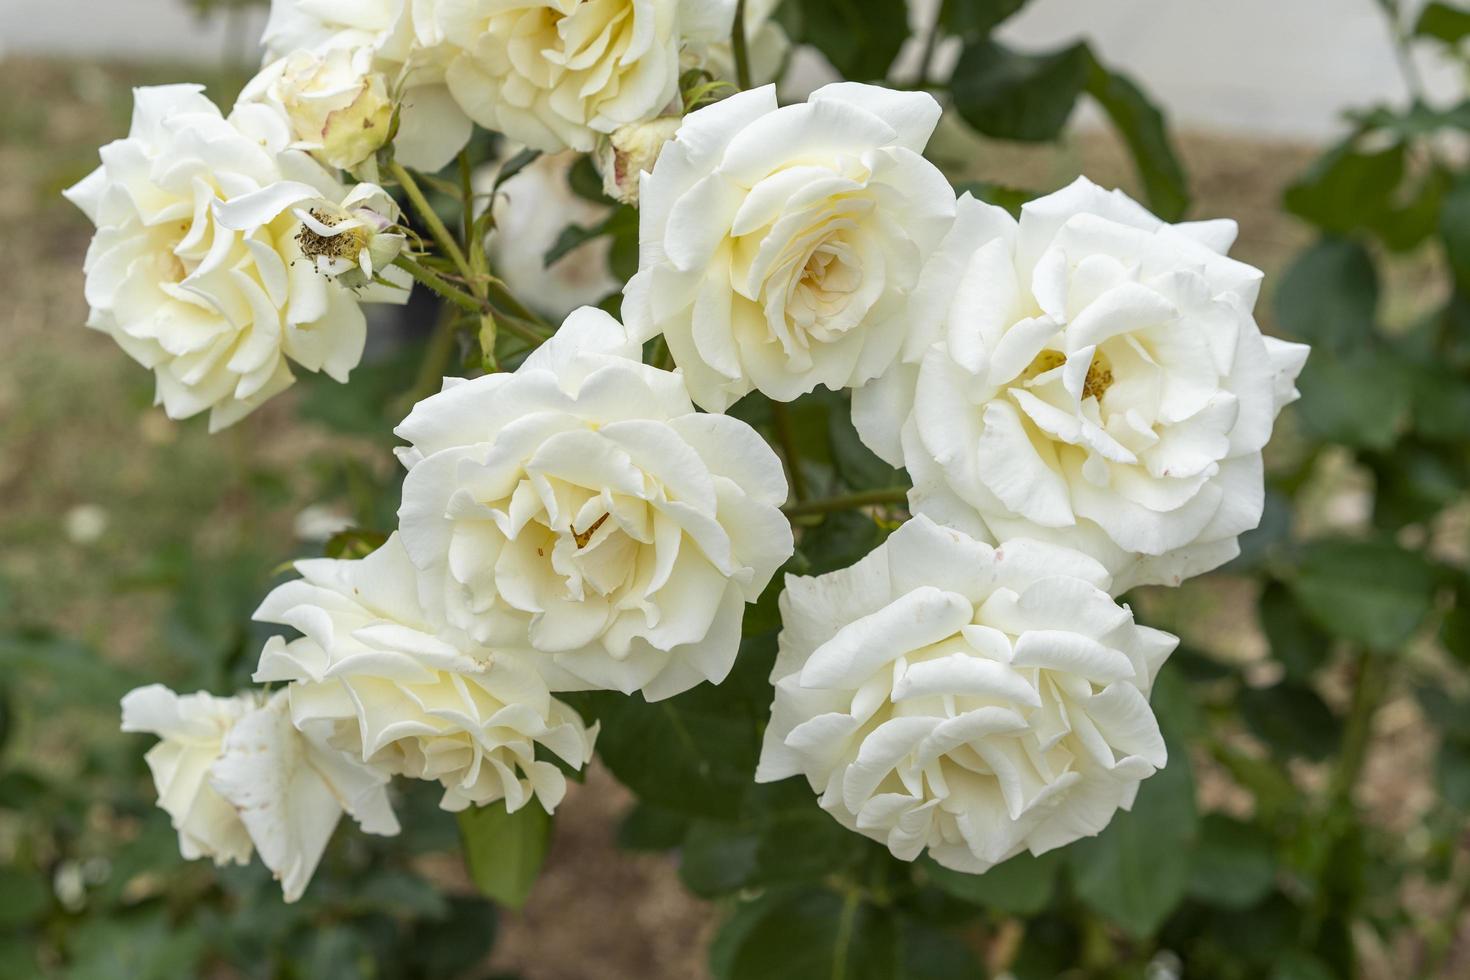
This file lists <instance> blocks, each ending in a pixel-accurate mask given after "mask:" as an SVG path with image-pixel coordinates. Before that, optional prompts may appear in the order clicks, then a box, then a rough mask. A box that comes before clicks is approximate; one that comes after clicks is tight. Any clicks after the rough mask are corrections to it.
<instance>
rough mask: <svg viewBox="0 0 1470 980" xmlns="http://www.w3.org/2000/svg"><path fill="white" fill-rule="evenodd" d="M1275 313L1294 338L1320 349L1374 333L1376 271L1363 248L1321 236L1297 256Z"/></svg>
mask: <svg viewBox="0 0 1470 980" xmlns="http://www.w3.org/2000/svg"><path fill="white" fill-rule="evenodd" d="M1275 310H1276V317H1277V319H1278V320H1280V321H1281V325H1282V326H1283V327H1285V328H1286V329H1287V330H1288V331H1289V332H1290V333H1291V334H1293V335H1294V336H1295V337H1297V338H1299V339H1301V340H1304V341H1306V342H1307V343H1309V344H1313V345H1315V346H1316V347H1318V348H1319V350H1318V351H1315V352H1314V356H1313V360H1315V359H1317V357H1319V356H1320V355H1321V352H1322V350H1332V351H1337V352H1340V353H1346V352H1350V351H1354V350H1357V349H1358V348H1359V347H1361V346H1362V345H1364V344H1366V343H1368V342H1369V341H1370V340H1371V339H1372V337H1373V324H1374V322H1375V320H1376V318H1377V315H1378V274H1377V272H1376V271H1375V269H1374V267H1373V259H1372V258H1371V257H1370V256H1369V255H1368V251H1367V249H1365V248H1363V246H1361V245H1359V244H1358V243H1357V242H1351V241H1347V240H1346V239H1342V238H1324V239H1322V240H1321V241H1319V242H1318V243H1317V244H1315V245H1313V246H1312V247H1311V248H1309V249H1307V250H1306V251H1305V252H1302V253H1301V254H1300V255H1298V256H1297V258H1296V260H1295V261H1294V262H1293V263H1292V264H1291V266H1290V268H1288V269H1287V270H1286V274H1285V275H1284V276H1283V277H1282V279H1281V284H1280V285H1279V286H1278V287H1277V289H1276V299H1275Z"/></svg>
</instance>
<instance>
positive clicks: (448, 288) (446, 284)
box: [393, 255, 485, 314]
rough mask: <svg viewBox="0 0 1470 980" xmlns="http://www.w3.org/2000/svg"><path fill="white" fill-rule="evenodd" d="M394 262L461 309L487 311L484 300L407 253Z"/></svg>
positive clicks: (471, 311) (474, 311) (476, 312)
mask: <svg viewBox="0 0 1470 980" xmlns="http://www.w3.org/2000/svg"><path fill="white" fill-rule="evenodd" d="M393 264H394V265H396V266H398V268H400V269H402V270H403V271H405V272H407V273H408V274H409V275H411V276H413V278H414V280H415V281H416V282H418V283H420V284H422V285H424V286H427V287H428V288H429V289H431V290H433V291H434V292H435V293H437V294H439V295H440V296H442V297H443V298H444V299H447V300H449V301H450V302H451V303H453V304H454V305H456V306H458V307H459V308H460V309H463V310H466V311H468V312H470V313H474V314H481V313H484V312H485V304H484V303H483V302H482V301H480V300H478V299H475V297H473V296H471V295H470V294H469V293H467V292H464V291H463V290H461V289H458V288H456V287H455V285H454V284H453V283H451V282H450V281H449V280H448V279H445V278H444V277H443V276H441V275H439V273H437V272H435V271H434V270H433V269H430V268H429V267H428V266H426V265H424V264H423V263H421V262H419V261H417V260H416V259H413V258H410V257H409V256H407V255H400V256H398V258H396V259H394V260H393Z"/></svg>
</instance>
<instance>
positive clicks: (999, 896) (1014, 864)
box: [920, 850, 1063, 916]
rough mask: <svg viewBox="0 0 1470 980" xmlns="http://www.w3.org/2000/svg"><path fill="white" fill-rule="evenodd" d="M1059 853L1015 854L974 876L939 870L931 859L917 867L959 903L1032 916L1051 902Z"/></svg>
mask: <svg viewBox="0 0 1470 980" xmlns="http://www.w3.org/2000/svg"><path fill="white" fill-rule="evenodd" d="M1062 853H1063V852H1062V851H1060V850H1057V851H1048V852H1047V853H1045V854H1043V855H1041V857H1034V856H1033V855H1031V854H1018V855H1016V856H1015V857H1013V858H1011V859H1009V860H1007V861H1002V862H1001V863H1000V864H997V865H996V866H995V867H993V868H991V869H990V870H989V871H985V872H982V873H981V874H977V875H976V874H965V873H964V872H962V871H952V870H950V869H949V868H944V867H940V866H939V865H938V864H935V863H934V861H933V860H932V859H930V858H925V859H923V860H922V861H921V862H920V866H921V867H922V868H923V869H924V873H925V874H926V875H927V876H928V877H929V880H930V881H932V882H934V884H935V885H937V886H938V887H939V888H940V889H941V890H942V891H944V892H945V894H947V895H950V896H953V897H954V898H958V899H959V900H960V901H962V902H969V903H970V904H972V905H978V906H980V907H982V908H986V909H995V910H997V911H999V912H1004V913H1006V914H1007V915H1019V916H1032V915H1035V914H1037V913H1038V912H1040V911H1041V910H1042V909H1044V908H1046V906H1047V905H1048V903H1050V902H1051V896H1052V892H1053V891H1054V889H1055V886H1056V877H1057V868H1058V866H1059V865H1060V864H1061V858H1062Z"/></svg>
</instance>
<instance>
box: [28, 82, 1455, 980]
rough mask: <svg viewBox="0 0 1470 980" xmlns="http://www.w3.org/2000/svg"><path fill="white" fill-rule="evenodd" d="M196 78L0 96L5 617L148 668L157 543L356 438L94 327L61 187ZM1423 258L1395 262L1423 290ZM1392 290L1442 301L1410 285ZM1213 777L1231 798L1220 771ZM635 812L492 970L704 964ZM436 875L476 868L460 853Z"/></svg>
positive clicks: (703, 925)
mask: <svg viewBox="0 0 1470 980" xmlns="http://www.w3.org/2000/svg"><path fill="white" fill-rule="evenodd" d="M198 74H199V73H198V72H197V71H190V72H188V73H182V72H179V71H176V70H172V69H170V68H169V67H167V66H155V67H151V68H149V69H147V70H138V69H123V68H107V67H98V66H97V65H95V64H86V65H82V64H68V63H63V62H55V61H42V60H34V59H25V58H12V59H10V60H7V61H4V62H0V91H4V92H6V93H7V97H6V99H4V100H3V101H0V175H3V178H4V179H3V180H0V281H3V285H4V291H3V295H4V297H5V301H4V304H3V306H0V584H3V585H4V586H6V587H8V591H9V593H10V596H9V602H10V614H11V615H13V616H16V617H17V618H18V619H21V620H24V621H25V622H29V623H43V624H50V625H53V626H55V627H56V628H57V629H59V630H62V631H65V632H67V633H69V634H72V635H77V636H80V637H82V638H84V639H87V640H89V641H90V642H92V643H94V644H95V645H96V646H97V647H98V648H100V649H102V650H104V651H105V652H106V656H107V657H109V658H114V659H116V660H117V661H119V662H136V661H137V660H138V659H139V658H140V657H142V656H143V655H144V654H145V653H146V651H147V647H148V645H149V644H150V643H151V642H152V638H153V637H154V636H155V635H156V629H157V619H158V617H159V616H160V614H161V610H162V609H163V605H162V603H163V597H162V596H160V595H157V594H155V593H152V592H149V591H148V590H146V589H142V588H129V587H127V586H128V584H129V583H135V582H139V581H143V580H146V572H147V567H146V564H147V560H148V557H149V556H150V555H154V554H157V553H158V552H160V551H161V550H165V549H170V548H186V549H192V550H194V551H196V552H200V553H219V554H224V553H228V551H229V550H230V549H232V548H236V547H238V546H240V545H241V544H242V543H248V542H252V541H256V542H258V541H289V540H290V535H291V533H292V530H291V528H292V521H293V518H294V516H295V515H296V514H297V513H298V512H299V511H300V510H301V509H302V508H303V507H304V506H305V505H306V504H308V503H310V502H311V500H310V496H309V495H310V492H311V487H313V486H315V485H316V482H315V480H314V477H313V465H314V454H316V453H317V451H318V450H319V449H321V448H322V447H323V446H324V445H326V442H327V440H328V439H333V440H335V441H334V443H333V452H334V453H336V452H338V451H339V450H340V449H341V447H342V443H341V439H340V437H337V436H329V434H328V433H327V432H326V431H325V430H323V429H319V428H316V427H314V426H311V425H307V424H301V423H297V422H295V421H294V416H293V411H292V400H293V398H294V397H295V396H294V395H288V396H286V397H284V398H281V399H277V400H276V401H275V402H273V403H271V405H269V406H268V407H267V408H266V409H265V410H263V411H262V412H260V413H258V414H257V415H256V416H254V417H252V418H251V419H249V420H247V421H246V423H245V424H242V425H240V426H238V427H236V428H235V429H233V430H230V431H229V432H228V433H226V434H225V435H223V436H220V437H214V438H211V437H209V436H207V434H206V432H205V428H204V424H203V422H202V421H196V422H194V423H190V424H185V425H176V424H173V423H170V422H168V421H167V420H166V419H165V418H163V416H162V414H161V413H160V412H158V411H157V410H155V409H151V408H149V407H148V406H149V403H150V401H151V382H150V378H149V375H148V374H147V372H145V371H144V370H142V369H141V368H139V367H137V366H136V365H134V364H133V363H132V362H131V361H130V360H128V358H127V357H126V356H125V355H124V354H123V353H122V352H121V351H120V350H119V349H118V348H117V347H116V346H115V345H114V344H112V343H111V342H110V341H109V340H107V339H106V338H105V337H103V336H102V335H100V334H96V333H93V332H90V331H87V330H85V329H84V328H83V326H82V324H83V322H84V319H85V316H86V306H85V303H84V301H83V296H82V271H81V268H82V256H83V253H84V251H85V248H86V244H87V241H88V239H89V237H90V228H89V226H88V225H87V223H86V221H85V219H84V218H83V217H82V216H81V215H80V214H79V213H77V212H76V211H75V210H74V209H73V208H71V206H70V205H68V204H67V203H66V202H65V201H63V200H62V199H61V198H60V197H59V193H60V191H61V190H62V189H63V188H64V187H66V186H68V185H69V184H71V183H72V182H74V181H75V180H77V179H79V178H81V177H82V176H84V175H85V174H86V173H87V172H88V171H89V170H90V169H91V168H92V167H93V166H94V165H95V161H96V149H97V147H98V145H99V144H101V143H103V142H105V141H107V140H109V139H111V138H114V137H117V136H120V135H122V134H123V133H124V132H125V130H126V128H127V117H128V112H129V105H130V94H129V91H128V88H129V86H130V85H132V84H136V83H139V82H148V81H163V80H178V79H179V78H181V77H198ZM212 81H213V82H214V84H215V86H217V87H215V88H214V89H213V90H212V94H215V95H216V96H218V95H219V94H220V92H221V91H224V92H226V93H228V92H229V91H230V88H229V80H228V79H214V80H212ZM1181 144H1182V147H1183V151H1184V155H1185V158H1186V163H1187V165H1188V169H1189V171H1190V173H1191V175H1192V179H1193V184H1194V191H1195V196H1196V205H1195V208H1194V216H1196V217H1209V216H1218V215H1229V216H1232V217H1235V218H1236V219H1237V220H1239V222H1240V225H1241V236H1240V240H1239V244H1238V246H1237V249H1236V252H1235V254H1236V255H1237V256H1238V257H1240V258H1241V259H1243V260H1245V261H1247V262H1250V263H1253V264H1255V265H1257V266H1260V267H1262V268H1264V269H1265V270H1266V271H1267V274H1268V282H1269V281H1270V278H1269V277H1270V276H1271V275H1272V274H1273V273H1276V272H1279V271H1280V269H1281V267H1282V266H1283V264H1284V262H1285V261H1286V260H1287V259H1288V258H1289V256H1290V255H1291V254H1292V253H1293V252H1294V251H1295V250H1296V249H1297V248H1299V247H1300V246H1301V245H1303V244H1305V242H1306V241H1307V239H1308V233H1307V232H1306V230H1305V229H1304V228H1302V227H1301V226H1299V225H1297V224H1296V223H1295V222H1293V221H1291V220H1290V219H1288V218H1285V217H1283V216H1282V214H1281V213H1280V210H1279V207H1278V202H1279V200H1280V192H1281V189H1282V187H1283V186H1284V184H1285V182H1286V181H1287V180H1288V179H1289V178H1290V177H1291V176H1292V175H1293V174H1295V173H1297V172H1298V171H1300V169H1301V168H1302V167H1303V166H1304V165H1305V164H1306V162H1307V161H1308V160H1309V159H1310V158H1311V156H1312V151H1311V150H1309V149H1305V148H1301V147H1293V146H1286V145H1279V144H1262V143H1252V142H1246V141H1242V140H1234V139H1224V138H1219V137H1209V136H1191V135H1188V134H1186V135H1184V136H1183V137H1182V138H1181ZM936 155H937V156H938V157H940V158H941V159H942V162H945V163H947V164H954V165H958V169H962V170H964V171H966V172H968V174H969V176H972V177H975V178H980V179H986V180H994V181H998V182H1004V183H1010V184H1015V185H1020V186H1024V187H1027V188H1032V189H1036V190H1046V189H1050V188H1052V187H1055V186H1059V185H1060V184H1062V183H1064V182H1066V181H1067V180H1069V179H1070V178H1071V177H1072V176H1074V175H1075V174H1076V173H1078V172H1081V171H1086V172H1087V173H1089V174H1090V175H1092V176H1093V177H1094V179H1096V180H1098V181H1099V182H1100V183H1104V184H1122V185H1123V186H1130V185H1132V183H1133V177H1132V174H1131V172H1130V170H1129V169H1128V166H1127V163H1126V160H1125V158H1124V157H1123V155H1122V154H1121V153H1120V152H1119V150H1118V148H1117V147H1116V146H1115V145H1114V144H1113V143H1112V142H1111V140H1110V139H1109V138H1108V137H1105V136H1101V135H1091V136H1085V137H1082V138H1079V139H1077V140H1074V141H1073V142H1071V143H1069V144H1067V145H1066V146H1064V147H1062V148H1061V149H1060V150H1057V149H1036V150H1024V151H1018V150H1016V149H1014V148H1005V149H1001V148H995V147H990V146H986V145H983V144H977V143H974V142H972V141H970V140H969V139H968V138H965V137H962V136H960V135H958V134H953V133H951V134H946V135H945V136H944V138H942V139H941V140H939V141H938V142H937V143H936ZM1425 274H1426V273H1425V270H1423V269H1419V270H1417V271H1416V270H1414V269H1412V268H1411V269H1408V270H1407V271H1404V272H1402V273H1400V275H1402V276H1404V277H1405V278H1406V279H1407V280H1408V283H1407V284H1408V285H1410V286H1412V285H1414V284H1415V282H1416V280H1417V279H1418V277H1421V276H1424V275H1425ZM1395 293H1396V294H1399V295H1409V296H1413V297H1416V299H1415V302H1418V301H1423V302H1429V301H1430V299H1431V297H1427V296H1423V295H1422V291H1419V290H1416V289H1413V288H1410V289H1407V290H1396V291H1391V292H1390V295H1394V294H1395ZM1267 308H1268V303H1266V302H1263V304H1262V309H1263V310H1264V309H1267ZM1393 318H1394V316H1393V311H1390V319H1393ZM1288 438H1289V435H1288ZM357 452H358V453H359V455H360V456H361V457H362V458H363V460H364V461H365V463H367V464H368V465H371V466H375V467H387V466H390V465H392V463H391V460H389V459H386V458H383V457H384V455H385V454H382V453H381V452H380V451H377V450H374V449H371V448H369V447H368V446H366V445H364V446H362V447H357ZM280 474H286V475H285V476H284V477H281V476H280ZM1337 496H1341V494H1338V495H1337ZM1349 496H1350V494H1349ZM1332 499H1334V500H1335V499H1337V498H1336V497H1333V498H1332ZM1348 506H1350V503H1349V505H1348ZM1349 516H1350V515H1349ZM286 547H288V546H286V545H282V546H281V548H286ZM307 548H308V546H301V549H300V550H301V551H302V552H303V553H305V552H306V551H307ZM278 550H279V549H278ZM1212 581H1213V582H1214V583H1215V585H1214V586H1212V588H1211V589H1210V590H1209V592H1208V594H1205V593H1202V592H1201V591H1200V590H1192V591H1191V590H1179V592H1178V593H1177V596H1178V597H1179V598H1178V599H1177V601H1178V602H1183V603H1189V604H1190V605H1189V606H1188V607H1187V608H1184V609H1180V608H1173V609H1171V610H1170V615H1171V618H1174V619H1179V618H1183V619H1187V620H1188V621H1190V622H1191V623H1193V624H1194V626H1193V629H1194V631H1196V632H1197V633H1199V634H1200V635H1203V636H1205V637H1208V638H1209V640H1210V641H1211V645H1212V646H1214V647H1216V648H1221V649H1225V650H1227V651H1230V652H1232V653H1233V654H1238V655H1239V656H1240V657H1241V658H1242V659H1250V658H1252V657H1257V656H1259V654H1260V643H1259V639H1258V638H1257V637H1256V635H1255V633H1254V627H1253V626H1243V625H1242V624H1243V623H1245V624H1249V623H1251V622H1252V617H1251V615H1250V613H1249V609H1248V604H1249V603H1250V602H1252V601H1253V596H1252V595H1251V594H1250V592H1249V587H1248V586H1247V587H1245V588H1244V589H1242V588H1238V587H1236V585H1237V584H1238V583H1234V582H1231V581H1230V580H1212ZM120 584H121V586H122V587H121V588H120ZM1381 722H1382V724H1383V726H1384V732H1383V735H1384V737H1383V738H1382V739H1380V741H1379V742H1378V743H1377V746H1376V748H1375V751H1374V756H1373V759H1372V760H1371V762H1370V767H1369V772H1370V782H1369V785H1368V786H1367V787H1365V792H1364V802H1365V803H1368V804H1369V805H1370V806H1371V807H1372V808H1373V812H1374V813H1375V815H1376V817H1377V818H1378V819H1379V821H1380V822H1381V823H1382V824H1383V825H1384V826H1387V827H1393V826H1409V825H1412V823H1413V819H1412V817H1413V815H1414V812H1415V808H1416V807H1418V806H1421V805H1422V801H1423V795H1422V794H1423V786H1424V785H1425V781H1424V778H1423V777H1424V772H1423V770H1424V768H1425V766H1426V763H1425V762H1424V761H1423V760H1424V759H1425V758H1426V757H1427V752H1426V749H1425V746H1424V738H1423V729H1422V726H1420V725H1418V724H1417V721H1416V719H1415V717H1414V714H1413V711H1412V709H1411V708H1409V707H1407V706H1406V705H1405V704H1404V703H1403V702H1395V703H1394V704H1391V705H1390V706H1389V708H1388V709H1386V710H1385V711H1384V712H1383V713H1382V716H1381ZM1203 789H1204V792H1206V793H1207V794H1209V793H1216V792H1217V790H1216V789H1212V788H1211V787H1210V786H1209V785H1208V783H1207V784H1206V785H1205V786H1204V787H1203ZM1219 795H1220V796H1221V797H1223V796H1225V795H1228V794H1223V792H1222V793H1220V794H1219ZM1214 802H1217V803H1227V804H1228V802H1229V801H1228V799H1223V798H1219V799H1216V800H1215V801H1214ZM625 806H626V797H625V795H624V794H623V793H622V792H621V791H620V790H619V789H618V787H617V786H616V785H615V784H614V783H613V781H612V780H611V778H610V777H608V776H607V775H606V774H604V773H601V772H596V771H594V772H593V774H592V775H591V777H590V778H589V781H588V783H587V785H585V786H582V787H576V788H574V791H573V793H572V795H571V796H570V797H569V798H568V800H567V801H566V803H565V805H564V806H563V808H562V809H561V810H560V811H559V815H558V822H557V832H556V839H555V842H554V846H553V852H552V856H551V860H550V863H549V866H548V869H547V871H546V873H545V875H544V877H543V878H542V880H541V881H540V882H539V884H538V886H537V889H536V892H535V894H534V895H533V897H532V900H531V902H530V904H529V906H528V907H527V908H526V909H525V910H524V912H522V913H520V914H517V915H510V916H507V919H506V921H505V923H504V929H503V931H502V934H501V937H500V940H499V942H498V946H497V952H496V956H495V963H496V965H497V966H498V967H500V968H503V969H507V970H514V971H518V972H519V973H520V974H521V975H522V976H524V977H525V978H526V980H586V978H594V977H595V978H598V980H635V978H636V980H657V978H670V980H673V978H679V980H691V978H693V980H698V978H700V977H702V976H703V975H704V967H703V963H702V959H703V948H704V937H705V934H706V932H707V931H708V929H709V928H710V927H711V922H712V910H711V909H710V908H709V907H708V906H706V905H704V904H702V903H700V902H698V901H696V900H694V899H692V898H690V897H689V896H688V895H687V893H686V892H684V891H683V889H682V888H681V887H680V885H679V883H678V880H677V876H676V873H675V869H674V867H673V865H672V862H671V861H669V860H667V859H663V858H659V857H650V856H639V855H630V854H626V853H618V852H616V851H615V849H614V843H613V837H614V833H615V827H616V821H617V818H618V816H619V814H620V812H621V811H622V810H623V809H624V807H625ZM442 874H443V875H444V876H445V877H446V878H457V877H459V876H460V875H461V872H460V871H459V870H458V869H457V868H454V867H447V868H445V869H443V871H442ZM1401 962H1402V961H1401V960H1396V959H1395V958H1394V951H1392V950H1387V951H1383V953H1382V956H1381V957H1380V958H1379V963H1380V966H1379V967H1378V968H1376V969H1375V973H1376V975H1380V976H1383V977H1391V976H1396V975H1397V976H1404V975H1407V974H1406V973H1403V972H1402V971H1401V970H1400V968H1399V967H1398V966H1397V965H1396V964H1398V963H1401Z"/></svg>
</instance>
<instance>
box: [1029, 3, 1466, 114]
mask: <svg viewBox="0 0 1470 980" xmlns="http://www.w3.org/2000/svg"><path fill="white" fill-rule="evenodd" d="M1422 5H1423V4H1422V0H1421V2H1416V3H1413V4H1412V6H1414V7H1415V8H1416V9H1417V8H1418V7H1420V6H1422ZM1002 36H1003V37H1004V38H1005V39H1006V40H1008V41H1011V42H1014V43H1015V44H1016V45H1017V46H1018V47H1022V48H1024V49H1027V50H1042V49H1048V48H1053V47H1056V46H1058V45H1059V44H1061V43H1064V42H1067V41H1070V40H1073V39H1076V38H1087V39H1089V40H1090V41H1092V43H1093V45H1094V47H1095V49H1096V50H1097V52H1098V53H1099V55H1100V57H1102V58H1103V60H1104V61H1105V63H1107V64H1109V65H1110V66H1116V67H1123V68H1126V70H1127V71H1128V72H1130V73H1131V74H1132V75H1134V76H1135V77H1136V78H1137V79H1138V80H1139V81H1140V82H1141V83H1143V85H1144V87H1145V89H1146V90H1147V91H1149V92H1151V93H1153V94H1154V96H1155V97H1156V98H1158V99H1159V100H1160V101H1161V102H1162V103H1163V104H1164V106H1165V107H1166V108H1167V109H1168V111H1169V113H1170V115H1171V118H1173V120H1174V121H1175V124H1176V125H1186V126H1191V127H1201V128H1212V129H1226V130H1238V131H1245V132H1254V133H1264V134H1269V135H1273V136H1285V137H1292V138H1313V139H1316V138H1321V137H1325V136H1328V135H1331V134H1334V133H1336V132H1339V131H1341V124H1340V122H1339V121H1338V120H1339V119H1340V116H1341V114H1342V111H1343V110H1344V109H1347V108H1361V107H1362V106H1364V105H1367V104H1371V103H1373V102H1375V101H1392V102H1403V101H1405V100H1406V98H1407V92H1406V89H1405V86H1404V81H1403V75H1402V72H1401V71H1400V68H1399V65H1398V63H1397V62H1396V60H1395V57H1394V51H1393V46H1392V44H1391V43H1390V40H1389V37H1390V36H1389V32H1388V30H1387V28H1386V26H1385V21H1384V17H1383V14H1382V12H1381V11H1380V10H1379V8H1378V4H1377V3H1376V2H1375V0H1035V2H1033V3H1032V4H1031V5H1030V6H1029V7H1027V9H1026V10H1024V11H1023V12H1022V13H1021V14H1020V16H1018V17H1017V18H1016V19H1015V20H1014V21H1013V22H1011V23H1009V24H1006V25H1004V27H1003V28H1002ZM1415 60H1416V62H1417V63H1418V64H1419V65H1420V67H1421V71H1422V74H1423V75H1424V76H1425V81H1426V83H1427V85H1428V87H1429V89H1430V92H1431V94H1432V95H1436V96H1439V97H1441V98H1451V99H1452V98H1455V97H1456V96H1457V95H1458V93H1459V92H1460V91H1461V90H1462V82H1461V80H1460V79H1459V76H1458V70H1457V69H1456V68H1455V67H1454V66H1453V65H1452V64H1450V63H1449V62H1448V60H1447V59H1445V58H1443V57H1437V56H1435V52H1434V51H1433V49H1432V47H1431V46H1428V45H1425V46H1422V50H1421V51H1419V53H1418V55H1417V57H1416V59H1415Z"/></svg>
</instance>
